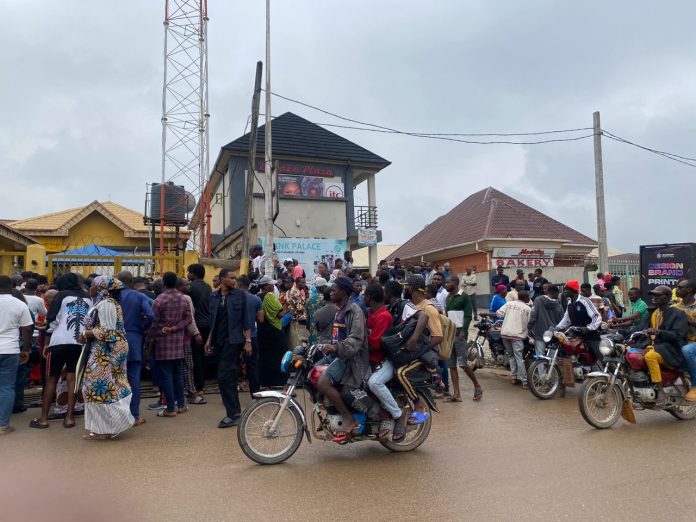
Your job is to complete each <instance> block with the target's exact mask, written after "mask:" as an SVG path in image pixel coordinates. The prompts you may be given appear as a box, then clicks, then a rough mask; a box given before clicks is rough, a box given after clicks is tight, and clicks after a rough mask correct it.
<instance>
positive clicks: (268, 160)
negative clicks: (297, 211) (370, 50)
mask: <svg viewBox="0 0 696 522" xmlns="http://www.w3.org/2000/svg"><path fill="white" fill-rule="evenodd" d="M265 145H266V154H265V168H264V185H265V188H264V193H265V195H264V197H265V201H264V203H265V208H266V216H265V219H264V225H265V226H264V228H265V240H264V242H265V245H264V254H265V255H266V264H265V267H266V268H265V270H266V274H268V275H269V276H270V275H271V274H272V273H273V181H272V176H273V149H272V147H271V0H266V136H265Z"/></svg>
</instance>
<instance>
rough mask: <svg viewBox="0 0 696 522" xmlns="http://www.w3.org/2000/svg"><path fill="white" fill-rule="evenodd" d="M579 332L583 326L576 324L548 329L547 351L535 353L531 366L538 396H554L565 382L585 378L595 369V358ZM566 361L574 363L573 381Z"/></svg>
mask: <svg viewBox="0 0 696 522" xmlns="http://www.w3.org/2000/svg"><path fill="white" fill-rule="evenodd" d="M577 333H579V329H578V328H575V327H573V326H571V327H570V328H568V329H567V330H565V331H563V332H560V331H554V330H547V331H546V332H544V335H543V340H544V342H545V343H546V353H545V354H544V355H535V356H534V359H535V360H534V362H532V363H531V364H530V365H529V368H528V370H527V384H528V385H529V391H530V392H532V395H534V396H535V397H536V398H537V399H542V400H546V399H553V398H554V397H555V396H556V395H557V394H558V393H559V392H560V391H561V390H562V389H563V386H568V385H571V386H574V385H575V383H576V382H577V383H579V382H583V381H584V380H585V379H586V378H587V376H588V375H589V374H590V372H591V371H592V365H593V364H594V363H595V358H594V356H593V355H592V352H590V350H589V349H588V347H587V346H586V345H585V343H584V342H583V340H582V339H581V338H580V337H574V336H573V335H574V334H577ZM563 365H568V366H571V367H572V382H569V381H570V379H571V377H570V375H566V376H565V378H564V375H563V371H562V366H563Z"/></svg>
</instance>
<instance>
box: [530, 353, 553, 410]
mask: <svg viewBox="0 0 696 522" xmlns="http://www.w3.org/2000/svg"><path fill="white" fill-rule="evenodd" d="M549 364H550V363H549V362H548V361H545V360H543V359H538V360H536V361H534V362H532V364H530V365H529V369H528V370H527V384H528V385H529V391H530V392H532V395H534V396H535V397H536V398H537V399H541V400H542V401H545V400H548V399H553V398H554V397H555V396H556V394H557V393H558V391H559V390H560V389H561V372H560V370H559V369H558V366H556V365H555V364H554V365H553V369H552V370H551V377H550V378H549V379H548V380H545V376H546V374H547V373H548V371H549Z"/></svg>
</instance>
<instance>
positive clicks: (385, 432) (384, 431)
mask: <svg viewBox="0 0 696 522" xmlns="http://www.w3.org/2000/svg"><path fill="white" fill-rule="evenodd" d="M393 431H394V421H393V420H383V421H382V422H380V423H379V434H378V435H377V438H378V439H380V440H381V439H386V438H387V437H389V435H390V434H391V433H392V432H393Z"/></svg>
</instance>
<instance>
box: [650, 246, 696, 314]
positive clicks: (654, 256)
mask: <svg viewBox="0 0 696 522" xmlns="http://www.w3.org/2000/svg"><path fill="white" fill-rule="evenodd" d="M695 268H696V243H672V244H666V245H643V246H641V247H640V290H641V294H642V295H643V299H644V300H645V302H646V303H648V304H650V302H651V301H650V300H649V299H648V298H649V297H650V296H649V294H648V292H650V290H652V289H653V288H655V287H656V286H658V285H667V286H669V287H671V288H674V287H676V286H677V283H678V282H679V281H680V280H681V279H682V278H687V279H691V278H693V277H694V269H695Z"/></svg>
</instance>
